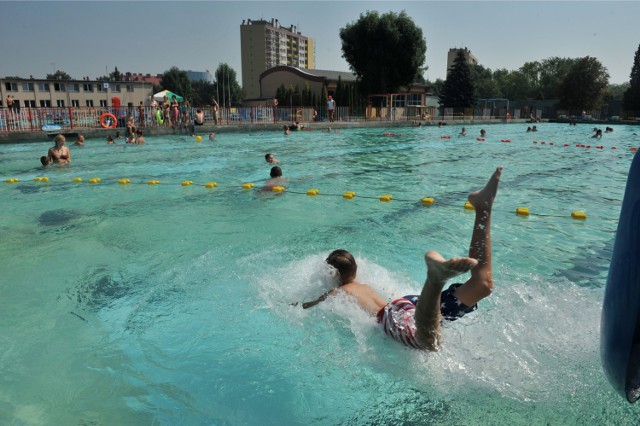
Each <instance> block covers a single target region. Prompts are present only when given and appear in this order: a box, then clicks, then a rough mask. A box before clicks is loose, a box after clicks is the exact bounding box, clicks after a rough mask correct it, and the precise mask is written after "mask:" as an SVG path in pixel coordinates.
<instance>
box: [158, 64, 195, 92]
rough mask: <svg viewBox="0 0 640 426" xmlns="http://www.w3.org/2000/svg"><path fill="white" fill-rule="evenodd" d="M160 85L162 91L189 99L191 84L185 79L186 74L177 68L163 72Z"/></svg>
mask: <svg viewBox="0 0 640 426" xmlns="http://www.w3.org/2000/svg"><path fill="white" fill-rule="evenodd" d="M160 85H161V86H162V88H163V89H164V90H170V91H172V92H173V93H176V94H178V95H180V96H182V97H183V98H186V99H190V98H191V82H190V81H189V77H187V72H186V71H183V70H180V69H178V67H171V68H169V70H168V71H165V72H164V74H162V78H161V80H160Z"/></svg>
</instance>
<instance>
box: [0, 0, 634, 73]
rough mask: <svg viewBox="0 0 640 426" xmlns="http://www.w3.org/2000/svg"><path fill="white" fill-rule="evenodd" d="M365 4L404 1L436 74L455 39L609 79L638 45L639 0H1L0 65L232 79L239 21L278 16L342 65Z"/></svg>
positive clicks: (497, 64)
mask: <svg viewBox="0 0 640 426" xmlns="http://www.w3.org/2000/svg"><path fill="white" fill-rule="evenodd" d="M367 11H377V12H379V13H381V14H382V13H386V12H389V11H392V12H396V13H399V12H401V11H405V12H406V13H407V14H408V15H409V16H410V17H411V18H412V19H413V21H414V22H415V24H416V25H417V26H418V27H420V28H421V29H422V32H423V35H424V38H425V40H426V44H427V55H426V56H427V59H426V63H425V65H426V66H427V67H428V69H427V71H426V72H425V73H424V77H425V78H426V79H427V80H431V81H434V80H436V79H438V78H442V79H444V78H445V77H446V66H447V65H446V63H447V62H446V61H447V52H448V51H449V49H450V48H457V47H466V48H468V49H469V50H470V51H471V52H472V53H473V55H474V56H475V57H476V58H477V59H478V62H479V63H480V64H481V65H483V66H484V67H485V68H490V69H491V70H496V69H501V68H504V69H507V70H517V69H518V68H520V67H521V66H522V65H523V64H524V63H526V62H531V61H542V60H544V59H547V58H550V57H554V56H558V57H566V58H579V57H584V56H592V57H595V58H597V59H598V60H599V61H600V62H601V63H602V64H603V65H604V66H605V67H606V68H607V70H608V71H609V75H610V83H612V84H621V83H625V82H628V81H629V74H630V72H631V67H632V65H633V58H634V54H635V52H636V50H637V49H638V47H639V45H640V30H638V28H640V26H639V25H638V22H637V18H638V17H639V16H640V1H518V0H510V1H456V0H449V1H394V0H386V1H336V2H332V1H319V0H313V1H308V0H297V1H242V0H236V1H233V2H230V1H212V0H209V1H179V0H173V1H69V2H61V1H47V2H35V1H2V0H0V40H2V42H1V43H0V76H2V77H5V76H21V77H29V76H30V75H33V76H34V77H35V78H45V76H46V74H48V73H53V72H54V71H55V70H62V71H65V72H66V73H68V74H70V75H71V76H72V77H73V78H77V79H81V78H83V77H84V76H89V77H90V78H92V79H95V78H97V77H99V76H102V75H105V74H108V73H109V72H112V71H113V70H114V68H115V67H118V70H119V71H120V72H132V73H143V74H147V73H149V74H162V73H163V72H165V71H166V70H168V69H169V68H171V67H172V66H177V67H178V68H179V69H183V70H193V71H205V70H209V71H210V72H211V73H213V72H214V71H215V69H216V68H217V67H218V66H219V65H220V64H221V63H226V64H228V65H229V66H231V68H233V69H234V70H235V71H236V73H237V77H238V81H239V82H241V81H242V79H241V75H242V74H241V72H242V68H241V55H240V25H241V24H242V21H243V20H245V19H266V20H271V18H275V19H278V20H279V22H280V24H281V25H283V26H287V27H288V26H290V25H296V26H297V28H298V31H299V32H301V33H302V34H303V35H305V36H307V37H310V38H312V39H314V40H315V43H316V68H317V69H322V70H334V71H349V65H348V64H347V62H346V61H345V60H344V59H343V58H342V51H341V42H340V36H339V32H340V29H341V28H344V27H345V26H346V25H347V24H349V23H353V22H355V21H357V20H358V18H359V17H360V15H361V14H365V13H366V12H367Z"/></svg>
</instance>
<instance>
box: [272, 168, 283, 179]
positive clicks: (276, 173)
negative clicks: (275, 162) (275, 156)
mask: <svg viewBox="0 0 640 426" xmlns="http://www.w3.org/2000/svg"><path fill="white" fill-rule="evenodd" d="M270 176H271V177H272V178H275V177H280V176H282V169H281V168H280V167H278V166H273V167H272V168H271V173H270Z"/></svg>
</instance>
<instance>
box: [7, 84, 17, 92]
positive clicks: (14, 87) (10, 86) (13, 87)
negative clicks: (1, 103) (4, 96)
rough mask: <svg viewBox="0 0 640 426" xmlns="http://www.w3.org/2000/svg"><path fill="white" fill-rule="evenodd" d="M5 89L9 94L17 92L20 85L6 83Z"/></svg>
mask: <svg viewBox="0 0 640 426" xmlns="http://www.w3.org/2000/svg"><path fill="white" fill-rule="evenodd" d="M4 88H5V90H6V91H7V92H17V91H18V84H17V83H9V82H7V83H4Z"/></svg>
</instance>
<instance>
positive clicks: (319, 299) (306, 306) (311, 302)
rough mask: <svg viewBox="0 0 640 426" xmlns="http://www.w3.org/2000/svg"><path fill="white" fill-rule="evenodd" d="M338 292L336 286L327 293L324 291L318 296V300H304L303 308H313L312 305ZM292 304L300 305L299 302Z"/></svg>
mask: <svg viewBox="0 0 640 426" xmlns="http://www.w3.org/2000/svg"><path fill="white" fill-rule="evenodd" d="M336 293H337V290H336V289H335V288H334V289H332V290H329V291H327V292H326V293H324V294H323V295H322V296H320V297H318V298H317V299H316V300H312V301H310V302H304V303H303V304H302V309H308V308H311V307H312V306H316V305H317V304H318V303H320V302H322V301H324V300H326V298H327V297H329V296H333V295H335V294H336ZM291 305H292V306H298V302H296V303H292V304H291Z"/></svg>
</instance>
